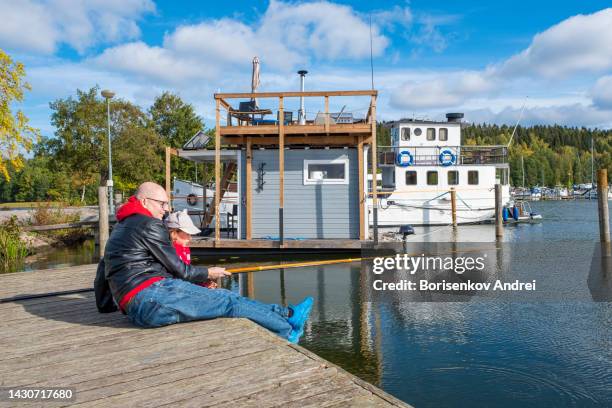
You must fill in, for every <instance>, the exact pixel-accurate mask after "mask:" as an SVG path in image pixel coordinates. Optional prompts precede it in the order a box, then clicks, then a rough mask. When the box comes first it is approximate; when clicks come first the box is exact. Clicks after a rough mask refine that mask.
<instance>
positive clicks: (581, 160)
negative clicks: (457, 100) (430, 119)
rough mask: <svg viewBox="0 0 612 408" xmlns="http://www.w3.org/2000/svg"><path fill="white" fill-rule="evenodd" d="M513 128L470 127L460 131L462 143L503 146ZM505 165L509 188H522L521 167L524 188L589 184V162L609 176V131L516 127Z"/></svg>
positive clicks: (611, 139)
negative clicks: (509, 183) (507, 164)
mask: <svg viewBox="0 0 612 408" xmlns="http://www.w3.org/2000/svg"><path fill="white" fill-rule="evenodd" d="M513 129H514V127H513V126H498V125H487V124H479V125H470V126H467V127H466V128H465V129H463V132H462V137H463V141H462V143H463V144H467V145H495V144H502V145H505V144H508V142H509V141H510V138H511V136H512V131H513ZM591 143H592V144H593V151H594V155H593V156H592V155H591ZM592 157H593V158H594V160H593V162H592V161H591V158H592ZM509 163H510V182H511V184H512V185H513V186H521V185H522V182H523V168H524V170H525V171H524V177H525V186H526V187H530V186H535V185H540V186H566V187H571V186H572V185H574V184H582V183H590V182H591V168H592V167H591V165H592V163H593V168H594V169H595V172H596V171H597V169H599V168H605V169H608V174H612V130H601V129H587V128H584V127H583V128H578V127H566V126H559V125H552V126H544V125H537V126H530V127H523V126H518V127H517V128H516V131H515V133H514V137H513V139H512V143H511V144H510V148H509ZM596 178H597V175H596V174H595V179H596ZM595 181H596V180H595Z"/></svg>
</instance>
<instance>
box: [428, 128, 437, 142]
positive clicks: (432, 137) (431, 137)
mask: <svg viewBox="0 0 612 408" xmlns="http://www.w3.org/2000/svg"><path fill="white" fill-rule="evenodd" d="M427 140H436V129H435V128H427Z"/></svg>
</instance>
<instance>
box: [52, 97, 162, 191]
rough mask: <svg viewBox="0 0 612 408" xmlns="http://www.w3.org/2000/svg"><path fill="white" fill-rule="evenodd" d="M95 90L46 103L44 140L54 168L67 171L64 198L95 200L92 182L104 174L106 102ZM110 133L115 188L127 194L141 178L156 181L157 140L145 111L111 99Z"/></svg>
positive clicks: (102, 178)
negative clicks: (49, 135)
mask: <svg viewBox="0 0 612 408" xmlns="http://www.w3.org/2000/svg"><path fill="white" fill-rule="evenodd" d="M98 93H99V88H97V87H95V88H91V89H90V90H88V91H81V90H77V96H76V98H73V97H68V98H66V99H58V100H56V101H54V102H52V103H51V105H50V106H51V109H52V110H53V114H52V116H51V121H52V124H53V125H54V126H55V127H56V132H55V135H56V137H55V138H54V139H51V140H49V141H48V142H47V145H48V151H49V154H50V155H51V156H52V160H51V162H50V167H51V168H52V169H53V170H54V171H64V172H65V173H67V174H70V177H69V179H70V180H69V191H67V192H65V195H66V199H71V200H72V199H75V198H79V197H81V198H83V199H84V201H89V202H92V201H95V200H96V199H97V189H96V186H97V185H99V184H100V183H101V182H103V181H105V180H106V179H107V177H108V142H107V137H108V136H107V111H106V102H105V101H104V100H103V99H101V98H100V97H98ZM110 112H111V135H112V154H113V158H112V160H113V177H114V179H115V181H117V183H118V190H122V189H123V190H124V192H125V193H130V192H131V190H132V189H133V188H134V187H135V185H137V184H138V183H139V182H142V181H144V180H151V179H153V180H157V181H161V180H162V178H163V173H162V162H161V159H160V158H161V155H162V151H161V145H162V143H161V139H160V138H159V136H158V135H157V134H156V133H155V130H154V129H153V126H152V124H151V121H150V119H149V117H148V116H147V114H146V113H145V112H143V111H142V110H141V109H140V108H139V107H138V106H136V105H133V104H131V103H129V102H127V101H123V100H120V99H117V100H112V101H111V103H110Z"/></svg>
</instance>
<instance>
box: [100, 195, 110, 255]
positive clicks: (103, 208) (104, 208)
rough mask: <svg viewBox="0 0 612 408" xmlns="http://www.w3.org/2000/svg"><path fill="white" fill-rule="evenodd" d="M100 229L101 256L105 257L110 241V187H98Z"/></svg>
mask: <svg viewBox="0 0 612 408" xmlns="http://www.w3.org/2000/svg"><path fill="white" fill-rule="evenodd" d="M98 208H99V214H98V231H99V239H100V258H103V257H104V250H105V249H106V242H107V241H108V187H107V186H100V187H98Z"/></svg>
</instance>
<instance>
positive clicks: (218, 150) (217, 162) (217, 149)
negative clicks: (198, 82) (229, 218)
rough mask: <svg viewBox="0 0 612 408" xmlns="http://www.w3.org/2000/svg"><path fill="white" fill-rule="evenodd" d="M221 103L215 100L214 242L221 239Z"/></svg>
mask: <svg viewBox="0 0 612 408" xmlns="http://www.w3.org/2000/svg"><path fill="white" fill-rule="evenodd" d="M220 105H221V102H220V100H219V99H217V108H216V126H215V241H219V240H220V239H221V220H220V219H219V201H220V199H221V116H220V115H221V112H220V111H221V108H220Z"/></svg>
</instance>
